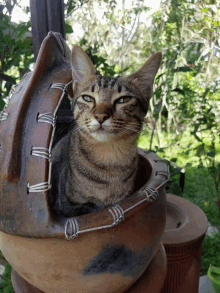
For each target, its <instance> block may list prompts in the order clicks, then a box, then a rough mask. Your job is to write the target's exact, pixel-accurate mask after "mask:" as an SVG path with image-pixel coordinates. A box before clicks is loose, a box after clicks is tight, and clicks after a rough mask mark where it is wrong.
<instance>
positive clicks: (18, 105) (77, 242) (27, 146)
mask: <svg viewBox="0 0 220 293" xmlns="http://www.w3.org/2000/svg"><path fill="white" fill-rule="evenodd" d="M68 56H69V49H68V48H67V45H65V42H64V40H63V39H62V38H61V37H60V35H59V34H54V33H50V34H49V35H48V37H47V38H46V39H45V40H44V42H43V44H42V46H41V49H40V52H39V55H38V59H37V62H36V67H35V70H34V72H33V73H32V74H29V75H28V76H26V77H24V78H23V79H22V81H21V82H20V83H19V85H18V86H17V87H16V89H15V91H14V94H13V96H12V98H11V100H10V101H9V104H8V106H7V108H6V109H5V111H4V113H3V114H2V115H1V116H0V120H1V123H0V142H1V155H0V167H1V172H0V202H1V204H0V231H1V232H0V249H1V250H2V253H3V254H4V256H5V258H6V259H7V260H8V262H9V263H10V264H11V265H12V267H13V268H14V270H15V271H16V272H17V273H18V274H19V275H20V276H21V277H22V278H24V279H25V280H26V281H27V282H29V283H30V284H31V285H33V286H34V287H36V288H38V289H39V290H42V291H43V292H46V293H50V292H51V293H65V292H67V293H70V292H84V293H86V292H88V293H89V292H90V293H92V292H94V293H99V292H100V293H103V292H105V293H111V292H115V293H122V292H124V291H125V290H127V289H128V288H129V287H130V286H131V285H132V284H133V283H134V282H135V281H136V280H137V279H138V278H139V277H140V276H141V274H142V273H143V272H144V271H145V270H146V268H147V266H148V265H149V263H150V261H151V259H152V258H153V256H154V254H155V252H156V250H157V248H158V245H159V243H160V239H161V236H162V234H163V232H164V228H165V220H166V198H165V185H166V182H167V181H168V180H169V170H168V167H167V164H166V162H165V161H163V160H161V159H160V158H159V157H158V156H157V155H156V154H154V153H153V152H147V151H144V150H141V149H139V158H140V160H139V170H138V178H137V182H136V192H135V193H134V194H133V195H131V196H130V197H129V198H126V199H125V200H123V201H121V202H119V203H118V204H117V205H115V206H112V207H108V208H105V209H103V210H100V211H98V212H95V213H91V214H88V215H82V216H78V217H75V218H68V219H64V218H63V219H58V218H55V216H54V214H53V212H52V211H51V208H50V188H51V164H52V163H51V159H50V158H51V149H52V143H53V137H54V133H55V132H54V131H55V120H56V116H57V113H58V109H59V107H60V105H61V104H62V103H63V101H65V98H66V99H67V95H66V92H67V91H68V85H70V84H71V83H72V75H71V68H70V64H69V60H68V58H69V57H68ZM70 94H71V93H70ZM77 236H78V237H77Z"/></svg>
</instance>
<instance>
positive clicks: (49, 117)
mask: <svg viewBox="0 0 220 293" xmlns="http://www.w3.org/2000/svg"><path fill="white" fill-rule="evenodd" d="M37 121H38V122H44V123H49V124H51V125H52V126H53V127H54V126H55V123H56V118H55V116H54V113H52V112H47V113H43V114H40V113H39V114H38V116H37Z"/></svg>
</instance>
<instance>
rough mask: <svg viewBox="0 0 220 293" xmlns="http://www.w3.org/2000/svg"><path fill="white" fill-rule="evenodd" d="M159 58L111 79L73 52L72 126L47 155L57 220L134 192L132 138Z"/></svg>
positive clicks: (135, 156)
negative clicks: (136, 69) (50, 157)
mask: <svg viewBox="0 0 220 293" xmlns="http://www.w3.org/2000/svg"><path fill="white" fill-rule="evenodd" d="M161 58H162V54H161V53H160V52H158V53H156V54H154V55H153V56H152V57H151V58H149V59H148V60H147V62H146V63H145V64H144V65H143V66H142V67H141V68H140V69H139V70H138V71H137V72H135V73H133V74H132V75H131V76H128V77H119V78H114V77H107V76H102V75H101V74H100V73H99V72H97V71H96V69H95V66H94V65H93V63H92V61H91V60H90V58H89V57H88V55H87V54H86V53H85V52H84V51H83V50H82V49H81V48H80V47H78V46H74V47H73V49H72V54H71V66H72V77H73V84H72V90H73V100H72V106H73V117H74V120H73V125H74V127H72V128H71V131H69V132H68V133H67V134H66V135H65V136H64V137H63V138H62V139H61V140H60V141H59V142H58V143H57V144H56V145H55V147H54V148H53V150H52V190H51V205H52V208H53V211H54V212H55V214H56V215H57V216H58V217H73V216H79V215H82V214H87V213H91V212H94V211H97V210H99V209H101V208H104V207H107V206H109V205H114V204H116V203H118V202H119V201H121V200H123V199H125V198H126V197H128V196H129V195H131V194H132V193H133V192H134V190H135V180H136V176H137V170H138V162H139V156H138V150H137V139H138V136H139V134H140V131H141V128H142V124H143V119H144V117H145V115H146V113H147V110H148V105H149V100H150V97H151V95H152V87H153V82H154V78H155V75H156V73H157V71H158V68H159V66H160V62H161Z"/></svg>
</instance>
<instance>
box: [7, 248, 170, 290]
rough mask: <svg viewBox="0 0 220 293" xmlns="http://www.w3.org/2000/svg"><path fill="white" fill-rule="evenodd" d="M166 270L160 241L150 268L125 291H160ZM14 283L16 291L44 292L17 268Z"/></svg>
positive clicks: (164, 255)
mask: <svg viewBox="0 0 220 293" xmlns="http://www.w3.org/2000/svg"><path fill="white" fill-rule="evenodd" d="M166 271H167V262H166V252H165V250H164V247H163V245H162V243H160V245H159V247H158V249H157V251H156V253H155V256H154V257H153V259H152V261H151V262H150V264H149V266H148V268H147V269H146V270H145V271H144V273H143V274H142V275H141V277H140V278H139V279H138V280H137V281H136V282H135V284H134V285H133V286H132V287H131V288H129V289H128V290H126V291H125V292H124V293H152V292H154V293H160V291H161V288H162V286H163V283H164V280H165V277H166ZM12 284H13V287H14V290H15V293H30V292H31V293H44V292H43V291H41V290H39V289H37V288H36V287H34V286H32V285H31V284H30V283H28V282H27V281H26V280H24V279H23V278H22V277H21V276H19V274H18V273H17V272H16V271H15V270H12Z"/></svg>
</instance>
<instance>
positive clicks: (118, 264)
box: [83, 244, 155, 277]
mask: <svg viewBox="0 0 220 293" xmlns="http://www.w3.org/2000/svg"><path fill="white" fill-rule="evenodd" d="M154 249H155V246H154V245H152V246H151V247H150V248H149V249H148V254H147V255H146V254H145V253H144V251H132V250H129V249H127V248H126V247H125V245H111V244H108V245H105V246H103V248H102V250H101V251H100V252H99V254H98V255H96V256H95V257H94V258H92V259H91V261H90V262H89V263H88V265H87V266H86V267H85V269H84V272H83V273H84V275H93V274H102V273H111V274H114V273H120V274H121V275H123V276H132V277H134V276H136V275H138V274H139V273H140V271H141V270H143V269H144V268H145V267H146V266H147V264H148V262H149V261H150V258H151V256H152V253H153V251H154Z"/></svg>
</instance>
